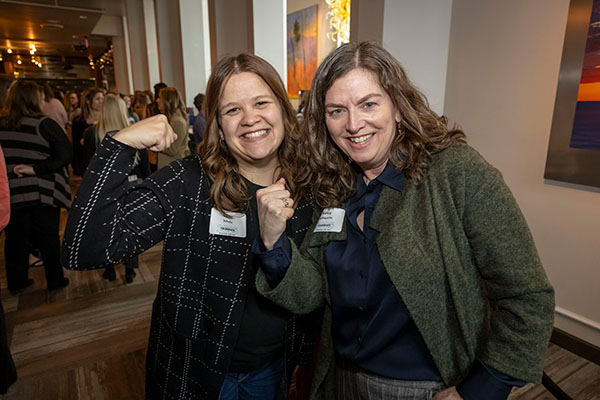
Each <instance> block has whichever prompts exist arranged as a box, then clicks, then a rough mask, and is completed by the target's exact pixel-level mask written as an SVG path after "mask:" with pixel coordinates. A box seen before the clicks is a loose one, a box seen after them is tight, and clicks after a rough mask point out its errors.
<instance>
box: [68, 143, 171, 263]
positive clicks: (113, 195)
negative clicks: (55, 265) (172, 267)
mask: <svg viewBox="0 0 600 400" xmlns="http://www.w3.org/2000/svg"><path fill="white" fill-rule="evenodd" d="M135 152H136V150H135V149H133V148H131V147H129V146H126V145H124V144H122V143H120V142H118V141H116V140H114V139H113V138H112V137H106V138H105V140H103V141H102V143H101V145H100V146H99V147H98V150H97V152H96V154H95V155H94V157H93V158H92V160H91V162H90V165H89V168H88V171H87V172H86V175H85V177H84V179H83V181H82V183H81V186H80V188H79V191H78V192H77V196H76V197H75V200H74V202H73V207H72V209H71V212H70V214H69V218H68V220H67V226H66V228H65V235H64V240H63V245H62V254H61V256H62V261H63V265H65V267H66V268H68V269H78V270H85V269H93V268H101V267H105V266H109V265H115V264H119V263H122V262H124V261H126V260H128V259H130V258H131V257H133V256H135V255H137V254H139V253H141V252H143V251H144V250H146V249H148V248H150V247H151V246H153V245H154V244H156V243H158V242H159V241H161V240H162V239H163V238H164V235H165V231H166V229H167V226H168V224H169V221H170V220H171V216H172V214H173V210H174V208H175V207H176V205H175V204H174V202H175V201H177V199H179V198H180V196H179V190H180V189H181V187H182V185H181V180H180V175H181V174H180V173H176V172H175V171H174V170H173V169H172V168H164V171H162V172H161V173H160V174H155V175H154V176H153V177H152V178H149V179H147V180H146V181H144V182H143V183H142V184H140V185H138V186H136V187H134V188H132V189H130V190H127V189H126V188H127V186H128V185H127V177H128V174H129V171H130V170H131V167H132V165H133V161H134V158H135ZM163 179H164V180H163Z"/></svg>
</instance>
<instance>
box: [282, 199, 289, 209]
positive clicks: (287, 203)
mask: <svg viewBox="0 0 600 400" xmlns="http://www.w3.org/2000/svg"><path fill="white" fill-rule="evenodd" d="M282 200H283V206H284V207H285V208H288V207H289V206H290V203H289V202H288V201H287V199H282Z"/></svg>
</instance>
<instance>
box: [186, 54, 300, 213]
mask: <svg viewBox="0 0 600 400" xmlns="http://www.w3.org/2000/svg"><path fill="white" fill-rule="evenodd" d="M242 72H251V73H254V74H256V75H258V76H259V77H260V78H261V79H262V80H263V81H264V82H265V83H266V84H267V85H268V86H269V87H270V88H271V90H272V91H273V93H274V94H275V98H276V99H277V101H278V102H279V106H280V107H281V112H282V117H283V126H284V131H285V135H284V138H283V142H282V143H281V145H280V146H279V149H278V150H277V155H278V158H279V163H280V166H279V168H278V169H277V170H276V171H275V175H276V176H274V177H273V181H276V180H277V179H279V178H280V177H283V178H285V181H286V187H287V189H288V190H289V191H290V193H291V195H292V199H294V202H295V203H297V202H298V201H299V199H300V198H301V197H302V194H303V192H304V190H302V186H301V185H298V184H296V183H295V182H294V179H293V178H294V175H295V174H294V172H295V170H296V166H297V165H298V164H299V163H300V162H299V159H298V154H297V152H296V147H297V142H298V137H299V134H298V127H297V120H296V112H295V111H294V108H293V107H292V106H291V104H290V103H289V100H288V98H287V93H286V90H285V86H284V85H283V82H282V81H281V78H280V77H279V74H277V71H276V70H275V68H273V67H272V66H271V64H269V63H268V62H267V61H265V60H263V59H262V58H260V57H258V56H255V55H253V54H247V53H242V54H239V55H237V56H227V57H224V58H223V59H221V60H220V61H219V63H218V64H217V65H216V67H215V68H214V69H213V71H212V74H211V75H210V78H209V79H208V83H207V86H206V94H205V98H204V104H203V107H204V111H205V117H206V131H205V136H204V140H203V141H202V142H201V143H200V145H199V147H198V154H199V155H200V157H201V158H202V166H203V168H204V172H205V173H206V175H207V176H208V177H209V178H210V179H211V180H212V182H213V184H212V187H211V189H210V199H211V201H212V202H213V204H214V205H215V207H216V208H217V209H218V210H219V211H220V212H222V213H223V212H227V211H240V212H244V211H245V210H247V208H248V204H249V201H250V197H249V196H248V190H247V187H246V184H245V183H244V180H243V179H242V177H241V175H240V174H239V172H238V164H237V161H236V160H235V158H234V157H233V155H232V154H231V152H230V151H229V149H228V147H227V144H226V143H225V141H223V140H220V138H219V126H220V121H219V114H220V113H219V102H220V99H221V94H222V93H223V89H224V88H225V85H226V84H227V82H228V80H229V78H230V77H231V76H232V75H234V74H239V73H242Z"/></svg>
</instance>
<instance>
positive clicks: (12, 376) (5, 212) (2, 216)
mask: <svg viewBox="0 0 600 400" xmlns="http://www.w3.org/2000/svg"><path fill="white" fill-rule="evenodd" d="M0 79H1V78H0ZM0 89H1V88H0ZM9 220H10V190H9V188H8V175H7V174H6V163H5V161H4V154H3V153H2V147H0V233H2V231H3V230H4V227H5V226H6V225H7V224H8V221H9ZM0 298H1V296H0ZM0 371H2V373H1V374H0V394H5V393H6V392H7V391H8V388H9V386H10V385H12V384H13V383H15V381H16V380H17V369H16V368H15V363H14V361H13V358H12V355H11V354H10V347H9V346H8V338H7V337H6V321H5V319H4V307H2V301H1V300H0Z"/></svg>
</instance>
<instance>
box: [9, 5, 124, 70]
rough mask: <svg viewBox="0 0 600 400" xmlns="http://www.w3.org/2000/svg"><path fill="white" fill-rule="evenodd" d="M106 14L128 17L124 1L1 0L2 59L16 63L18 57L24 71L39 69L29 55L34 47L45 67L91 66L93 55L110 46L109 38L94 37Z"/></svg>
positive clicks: (36, 55) (36, 54) (38, 58)
mask: <svg viewBox="0 0 600 400" xmlns="http://www.w3.org/2000/svg"><path fill="white" fill-rule="evenodd" d="M102 15H110V16H121V15H124V1H121V0H94V1H78V0H28V1H20V0H0V56H1V57H2V58H3V59H4V61H13V62H16V60H15V58H17V55H18V56H20V58H21V59H22V64H21V65H20V68H25V69H30V70H35V69H37V68H38V67H37V66H36V65H35V64H34V63H33V62H32V56H31V55H30V53H29V51H30V49H31V45H34V46H35V48H36V49H37V51H36V52H35V57H36V59H37V60H38V61H40V62H41V63H42V64H43V65H44V68H45V67H48V68H51V69H52V68H53V69H60V68H63V67H66V68H69V67H70V66H71V65H73V64H75V65H77V64H79V65H82V64H87V63H88V60H87V59H88V56H89V55H92V57H97V56H99V55H101V54H102V53H104V52H105V51H106V50H107V48H108V45H109V40H110V38H109V37H106V36H98V35H92V30H93V29H94V26H95V25H96V23H97V22H98V20H99V19H100V17H101V16H102ZM86 43H87V48H86ZM9 48H10V49H12V51H13V54H8V52H7V50H8V49H9Z"/></svg>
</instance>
